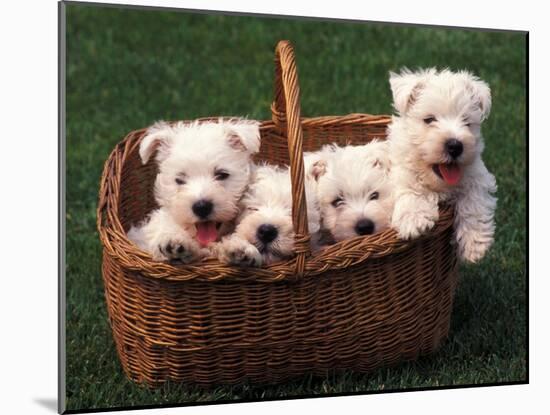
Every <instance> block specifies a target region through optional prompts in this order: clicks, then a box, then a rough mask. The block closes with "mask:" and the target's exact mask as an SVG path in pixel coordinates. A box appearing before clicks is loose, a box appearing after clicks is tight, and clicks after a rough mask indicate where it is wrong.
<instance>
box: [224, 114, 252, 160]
mask: <svg viewBox="0 0 550 415" xmlns="http://www.w3.org/2000/svg"><path fill="white" fill-rule="evenodd" d="M226 135H227V139H228V141H229V145H230V146H231V148H233V149H235V150H237V151H244V152H247V153H249V154H254V153H257V152H258V151H260V123H258V122H242V123H235V124H230V125H228V126H227V130H226Z"/></svg>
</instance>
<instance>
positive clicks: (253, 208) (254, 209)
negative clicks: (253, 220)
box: [247, 207, 258, 212]
mask: <svg viewBox="0 0 550 415" xmlns="http://www.w3.org/2000/svg"><path fill="white" fill-rule="evenodd" d="M247 209H248V210H251V211H253V212H257V211H258V208H255V207H247Z"/></svg>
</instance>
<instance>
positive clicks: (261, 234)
mask: <svg viewBox="0 0 550 415" xmlns="http://www.w3.org/2000/svg"><path fill="white" fill-rule="evenodd" d="M256 234H257V235H258V239H259V240H260V241H261V242H262V243H264V244H268V243H270V242H272V241H273V240H275V238H276V237H277V235H278V234H279V232H278V231H277V228H276V227H275V226H273V225H268V224H266V223H264V224H263V225H260V226H259V227H258V231H257V232H256Z"/></svg>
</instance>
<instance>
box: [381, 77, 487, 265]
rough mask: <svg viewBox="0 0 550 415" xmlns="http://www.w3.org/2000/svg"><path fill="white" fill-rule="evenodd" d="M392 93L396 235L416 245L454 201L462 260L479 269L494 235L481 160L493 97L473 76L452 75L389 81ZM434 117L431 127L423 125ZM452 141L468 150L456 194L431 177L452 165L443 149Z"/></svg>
mask: <svg viewBox="0 0 550 415" xmlns="http://www.w3.org/2000/svg"><path fill="white" fill-rule="evenodd" d="M390 85H391V89H392V93H393V101H394V107H395V109H396V111H397V113H398V115H396V116H394V117H393V120H392V124H391V126H390V128H389V137H388V139H389V143H390V158H391V163H392V170H391V179H392V180H391V181H392V185H393V186H394V190H395V209H394V213H393V217H392V227H393V228H395V229H396V230H397V232H398V234H399V236H400V237H401V238H404V239H410V238H415V237H418V236H419V235H421V234H422V233H424V232H426V231H427V230H429V229H430V228H432V227H433V226H434V223H435V221H436V220H437V219H438V215H439V210H438V203H439V202H443V201H453V202H454V203H455V206H456V212H455V215H456V216H455V223H454V225H455V234H456V240H457V242H458V254H459V257H460V258H461V259H463V260H466V261H470V262H476V261H478V260H480V259H481V258H482V257H483V256H484V255H485V253H486V251H487V250H488V249H489V247H490V246H491V244H492V242H493V234H494V221H493V217H494V210H495V207H496V198H495V197H494V196H493V195H492V193H494V192H496V182H495V178H494V176H493V175H492V174H491V173H490V172H489V171H488V170H487V168H486V167H485V165H484V163H483V161H482V159H481V153H482V151H483V139H482V137H481V123H482V122H483V120H484V119H485V118H486V117H487V116H488V115H489V112H490V109H491V93H490V89H489V87H488V85H487V84H486V83H485V82H483V81H482V80H480V79H478V78H477V77H475V76H473V75H472V74H470V73H468V72H465V71H460V72H451V71H450V70H447V69H445V70H442V71H439V72H438V71H437V70H436V69H427V70H420V71H417V72H411V71H408V70H404V71H402V72H401V73H400V74H395V73H391V74H390ZM430 117H431V118H433V119H434V120H433V121H430V122H429V123H427V122H425V121H424V120H427V119H430ZM449 138H455V139H457V140H459V141H460V142H461V143H462V145H463V148H464V150H463V153H462V155H460V156H459V157H458V159H457V160H456V163H457V164H458V165H459V166H461V167H460V168H461V170H462V178H461V180H460V181H459V182H458V184H456V185H453V186H451V185H449V184H447V183H446V182H445V181H444V180H442V179H441V178H440V177H439V176H438V175H437V174H436V173H435V172H434V170H433V166H434V165H439V164H441V163H449V162H451V160H450V156H449V155H448V154H447V152H446V151H445V149H444V145H445V142H446V140H448V139H449Z"/></svg>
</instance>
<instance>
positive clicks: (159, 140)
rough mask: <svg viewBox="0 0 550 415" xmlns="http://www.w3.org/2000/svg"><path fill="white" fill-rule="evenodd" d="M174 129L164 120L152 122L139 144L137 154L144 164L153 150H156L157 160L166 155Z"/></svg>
mask: <svg viewBox="0 0 550 415" xmlns="http://www.w3.org/2000/svg"><path fill="white" fill-rule="evenodd" d="M173 137H174V130H173V129H172V127H171V126H170V124H168V123H167V122H165V121H159V122H157V123H155V124H153V125H152V126H151V127H149V129H148V130H147V133H146V134H145V137H143V139H142V140H141V144H140V145H139V155H140V157H141V161H142V163H143V164H146V163H147V162H148V161H149V159H150V158H151V156H152V155H153V153H154V152H155V150H158V153H157V160H158V161H162V160H164V159H165V158H166V156H167V155H168V148H169V147H170V144H171V143H172V140H173Z"/></svg>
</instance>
